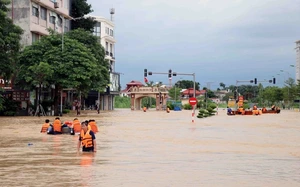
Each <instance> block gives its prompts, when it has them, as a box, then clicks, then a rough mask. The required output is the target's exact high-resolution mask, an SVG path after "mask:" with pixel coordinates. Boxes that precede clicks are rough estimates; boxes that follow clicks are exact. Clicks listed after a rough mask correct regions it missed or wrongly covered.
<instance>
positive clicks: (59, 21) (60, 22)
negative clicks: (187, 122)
mask: <svg viewBox="0 0 300 187" xmlns="http://www.w3.org/2000/svg"><path fill="white" fill-rule="evenodd" d="M57 25H58V26H59V27H61V26H62V18H61V17H59V18H58V23H57Z"/></svg>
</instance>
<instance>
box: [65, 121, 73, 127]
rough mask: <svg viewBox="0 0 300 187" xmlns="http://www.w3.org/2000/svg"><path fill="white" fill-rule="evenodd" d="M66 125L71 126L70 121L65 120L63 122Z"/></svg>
mask: <svg viewBox="0 0 300 187" xmlns="http://www.w3.org/2000/svg"><path fill="white" fill-rule="evenodd" d="M64 124H66V125H67V126H68V127H70V126H72V121H65V123H64Z"/></svg>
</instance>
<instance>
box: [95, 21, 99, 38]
mask: <svg viewBox="0 0 300 187" xmlns="http://www.w3.org/2000/svg"><path fill="white" fill-rule="evenodd" d="M94 35H95V36H101V23H100V22H97V23H96V24H95V27H94Z"/></svg>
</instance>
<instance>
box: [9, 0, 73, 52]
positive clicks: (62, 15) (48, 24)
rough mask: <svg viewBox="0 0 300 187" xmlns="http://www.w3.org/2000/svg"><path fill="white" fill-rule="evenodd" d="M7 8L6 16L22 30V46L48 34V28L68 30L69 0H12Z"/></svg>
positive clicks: (59, 30)
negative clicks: (8, 10) (8, 11)
mask: <svg viewBox="0 0 300 187" xmlns="http://www.w3.org/2000/svg"><path fill="white" fill-rule="evenodd" d="M9 8H10V9H11V11H10V13H9V14H8V16H9V17H10V18H11V19H12V20H13V23H14V24H16V25H18V26H20V27H21V28H22V29H23V30H24V33H23V35H22V39H21V44H22V46H23V47H25V46H28V45H31V44H32V43H33V42H35V41H38V40H39V39H40V38H41V36H45V35H49V32H48V30H47V29H48V28H51V29H53V30H55V31H56V32H59V33H61V32H67V31H69V30H70V21H69V20H70V19H71V18H72V17H71V16H70V15H69V12H70V11H69V9H70V0H22V1H20V0H12V1H11V4H10V5H9Z"/></svg>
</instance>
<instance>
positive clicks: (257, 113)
mask: <svg viewBox="0 0 300 187" xmlns="http://www.w3.org/2000/svg"><path fill="white" fill-rule="evenodd" d="M252 114H253V115H259V111H258V109H257V106H256V105H254V106H253V110H252Z"/></svg>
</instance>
